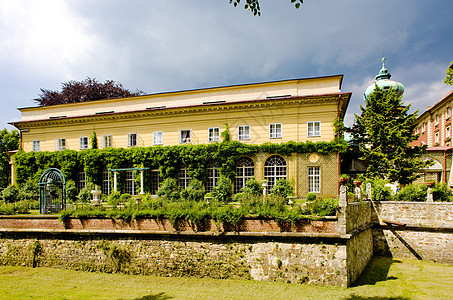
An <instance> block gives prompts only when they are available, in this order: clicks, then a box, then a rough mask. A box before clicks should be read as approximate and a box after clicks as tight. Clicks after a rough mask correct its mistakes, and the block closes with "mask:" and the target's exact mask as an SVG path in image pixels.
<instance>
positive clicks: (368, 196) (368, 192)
mask: <svg viewBox="0 0 453 300" xmlns="http://www.w3.org/2000/svg"><path fill="white" fill-rule="evenodd" d="M366 198H367V199H368V200H371V182H368V183H367V184H366Z"/></svg>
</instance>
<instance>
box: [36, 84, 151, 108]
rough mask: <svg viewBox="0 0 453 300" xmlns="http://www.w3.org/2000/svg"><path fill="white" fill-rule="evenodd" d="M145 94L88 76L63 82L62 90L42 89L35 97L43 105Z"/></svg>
mask: <svg viewBox="0 0 453 300" xmlns="http://www.w3.org/2000/svg"><path fill="white" fill-rule="evenodd" d="M139 95H143V92H142V91H135V92H131V91H130V90H127V89H125V88H124V87H123V85H122V84H121V83H118V82H115V81H113V80H106V81H105V82H104V83H100V82H99V81H97V80H96V79H95V78H90V77H87V78H86V79H85V80H83V81H74V80H71V81H67V82H63V83H62V84H61V92H59V91H52V90H46V89H41V94H40V95H39V98H36V99H34V100H35V101H36V102H38V104H39V105H41V106H48V105H56V104H65V103H77V102H86V101H94V100H101V99H113V98H124V97H132V96H139Z"/></svg>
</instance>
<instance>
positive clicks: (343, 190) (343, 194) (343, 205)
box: [336, 184, 348, 234]
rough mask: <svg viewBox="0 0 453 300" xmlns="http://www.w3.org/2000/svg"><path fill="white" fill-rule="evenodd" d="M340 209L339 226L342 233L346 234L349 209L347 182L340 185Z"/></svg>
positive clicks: (338, 228) (338, 211) (338, 213)
mask: <svg viewBox="0 0 453 300" xmlns="http://www.w3.org/2000/svg"><path fill="white" fill-rule="evenodd" d="M338 206H339V209H338V210H337V218H338V221H337V228H336V231H337V232H338V233H340V234H346V212H347V209H348V187H347V186H346V185H345V184H341V185H340V198H339V200H338Z"/></svg>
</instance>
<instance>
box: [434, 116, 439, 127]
mask: <svg viewBox="0 0 453 300" xmlns="http://www.w3.org/2000/svg"><path fill="white" fill-rule="evenodd" d="M435 124H436V126H437V125H439V115H436V122H435Z"/></svg>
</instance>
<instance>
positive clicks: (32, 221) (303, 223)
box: [0, 216, 337, 233]
mask: <svg viewBox="0 0 453 300" xmlns="http://www.w3.org/2000/svg"><path fill="white" fill-rule="evenodd" d="M336 221H337V218H336V217H326V218H324V219H322V220H309V219H306V220H300V221H297V222H295V224H293V225H292V224H291V223H289V222H288V223H278V222H276V221H275V220H271V219H254V218H248V219H245V220H244V221H243V222H241V223H240V224H239V225H238V226H235V225H228V224H225V225H223V224H219V225H217V224H216V223H215V222H214V221H212V220H208V221H207V222H205V223H204V224H201V226H197V225H195V224H191V223H190V222H188V221H177V222H176V223H175V224H174V226H173V225H172V224H171V222H170V221H169V220H167V219H162V220H156V219H136V220H132V221H129V222H127V221H123V220H113V219H107V218H86V219H78V218H70V219H69V220H68V221H67V222H65V223H62V222H60V221H59V220H58V217H57V216H0V228H40V229H92V230H151V231H187V232H197V231H213V232H218V231H221V232H229V231H244V232H307V233H335V227H336V226H335V225H336Z"/></svg>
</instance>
